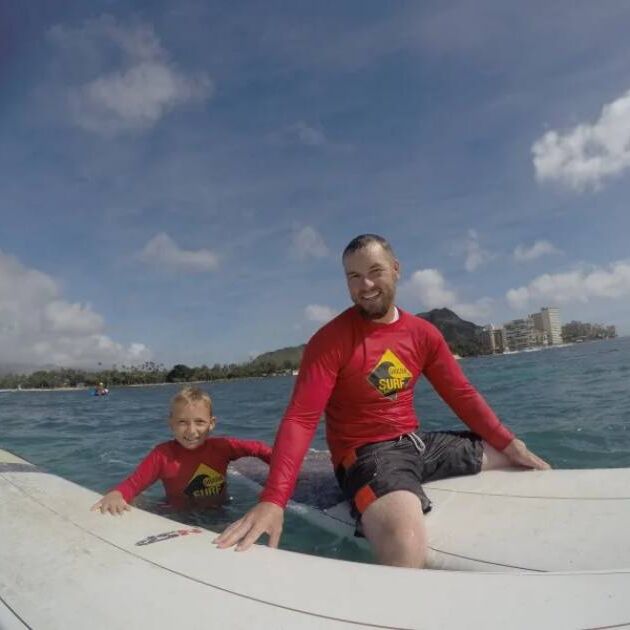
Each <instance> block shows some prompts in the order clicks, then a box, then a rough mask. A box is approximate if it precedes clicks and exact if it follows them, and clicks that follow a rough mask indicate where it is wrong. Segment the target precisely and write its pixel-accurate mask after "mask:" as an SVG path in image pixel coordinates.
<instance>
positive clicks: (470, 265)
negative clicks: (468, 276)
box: [464, 230, 492, 272]
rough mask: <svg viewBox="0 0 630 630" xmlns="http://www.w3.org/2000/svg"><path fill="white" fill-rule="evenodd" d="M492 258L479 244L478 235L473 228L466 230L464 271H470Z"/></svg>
mask: <svg viewBox="0 0 630 630" xmlns="http://www.w3.org/2000/svg"><path fill="white" fill-rule="evenodd" d="M489 260H492V254H490V252H488V251H486V250H484V249H482V247H481V245H480V244H479V236H478V234H477V232H476V231H475V230H468V239H467V240H466V262H465V263H464V267H465V269H466V271H468V272H472V271H475V269H478V268H479V267H481V265H483V264H485V263H487V262H488V261H489Z"/></svg>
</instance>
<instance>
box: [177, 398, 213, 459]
mask: <svg viewBox="0 0 630 630" xmlns="http://www.w3.org/2000/svg"><path fill="white" fill-rule="evenodd" d="M214 424H215V422H214V418H213V417H212V416H211V415H210V410H209V409H208V406H207V405H206V404H205V403H204V402H203V401H201V400H200V401H197V402H193V403H187V404H186V403H184V404H179V405H175V407H173V410H172V411H171V417H170V419H169V425H170V427H171V429H172V431H173V437H174V438H175V440H176V441H177V442H179V443H180V444H181V445H182V446H183V447H184V448H187V449H189V450H192V449H195V448H198V447H199V446H201V445H202V444H203V443H204V442H205V440H206V438H207V437H208V433H210V431H212V429H214Z"/></svg>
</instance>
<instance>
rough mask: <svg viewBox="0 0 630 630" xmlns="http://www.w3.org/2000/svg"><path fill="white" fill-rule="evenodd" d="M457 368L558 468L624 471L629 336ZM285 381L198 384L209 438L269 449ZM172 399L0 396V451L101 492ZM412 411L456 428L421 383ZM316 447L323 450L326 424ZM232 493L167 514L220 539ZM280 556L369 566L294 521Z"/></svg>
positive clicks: (629, 407) (241, 498)
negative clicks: (210, 417) (207, 506)
mask: <svg viewBox="0 0 630 630" xmlns="http://www.w3.org/2000/svg"><path fill="white" fill-rule="evenodd" d="M461 366H462V368H463V369H464V371H465V372H466V374H467V376H468V378H469V379H470V380H471V382H472V383H473V384H474V385H475V386H476V387H477V388H478V389H479V390H480V391H481V392H482V393H483V395H484V396H485V397H486V399H487V400H488V401H489V402H490V404H491V405H492V407H493V408H494V409H495V411H496V412H497V413H498V415H499V416H500V417H501V418H502V420H503V421H504V422H505V423H506V424H507V425H508V426H509V427H510V428H511V429H512V430H513V431H514V432H515V433H516V434H517V435H518V436H519V437H521V438H522V439H524V440H525V441H526V442H527V444H528V446H529V447H530V448H531V449H532V450H533V451H534V452H536V453H537V454H539V455H540V456H541V457H543V458H545V459H546V460H548V461H549V462H550V463H551V464H552V465H553V466H554V467H555V468H616V467H629V466H630V338H628V337H625V338H620V339H613V340H606V341H598V342H587V343H583V344H576V345H573V346H567V347H561V348H549V349H544V350H540V351H536V352H525V353H520V354H512V355H506V356H495V357H480V358H472V359H464V360H463V361H462V362H461ZM293 382H294V377H274V378H266V379H248V380H237V381H224V382H214V383H205V384H202V387H204V389H206V390H207V391H209V393H210V394H211V396H212V398H213V400H214V409H215V414H216V416H217V419H218V425H217V429H216V431H215V434H217V435H220V434H224V435H234V436H238V437H243V438H255V439H260V440H266V441H268V442H272V441H273V438H274V435H275V431H276V427H277V424H278V422H279V420H280V418H281V416H282V413H283V410H284V408H285V406H286V404H287V401H288V399H289V396H290V393H291V389H292V387H293ZM177 389H178V387H177V386H175V385H164V386H156V387H136V388H120V389H114V390H112V392H111V395H110V396H107V397H94V396H92V395H91V393H90V392H87V391H71V392H65V391H54V392H0V447H1V448H6V449H9V450H11V451H13V452H14V453H16V454H18V455H20V456H22V457H24V458H25V459H27V460H29V461H31V462H33V463H34V464H37V465H38V466H41V467H43V468H45V469H47V470H49V471H51V472H53V473H55V474H58V475H61V476H63V477H66V478H68V479H71V480H72V481H75V482H77V483H79V484H82V485H84V486H87V487H88V488H92V489H93V490H96V491H97V492H101V493H102V492H105V491H106V490H107V489H108V488H110V487H111V486H112V485H114V484H115V483H117V482H118V481H119V480H121V479H123V478H124V477H126V476H127V475H128V474H129V473H130V472H131V471H132V470H133V468H134V467H135V465H136V464H137V463H138V462H139V461H140V459H141V458H142V457H143V456H144V455H145V454H146V453H147V452H148V451H149V450H150V449H151V448H152V447H153V446H154V445H155V444H157V443H158V442H161V441H164V440H167V439H169V430H168V427H167V420H166V418H167V413H168V403H169V399H170V398H171V396H172V395H173V394H174V393H175V392H176V391H177ZM416 408H417V411H418V414H419V416H420V419H421V423H422V427H423V429H427V430H435V429H449V428H461V427H462V425H461V423H460V422H459V420H458V419H457V418H456V417H455V416H454V415H453V414H452V413H451V411H450V410H449V409H448V408H447V407H446V405H445V404H444V403H443V402H442V401H441V400H440V399H439V397H438V396H437V395H436V394H435V393H434V392H433V390H432V389H431V387H430V385H428V384H427V383H426V382H425V381H421V382H420V383H419V384H418V386H417V391H416ZM313 447H314V448H317V449H324V448H325V442H324V439H323V427H322V426H320V427H319V429H318V432H317V436H316V438H315V441H314V443H313ZM230 495H231V497H232V500H231V501H230V503H228V504H227V505H226V506H224V507H222V508H219V509H216V510H212V511H208V512H205V513H201V514H200V513H180V514H173V513H168V516H170V517H172V518H176V519H179V520H181V521H182V522H185V523H188V524H193V523H194V524H201V525H203V526H205V527H208V528H210V529H213V530H217V531H220V530H222V529H223V528H224V527H225V526H226V525H227V524H229V523H230V522H232V521H233V520H235V519H237V518H239V517H240V516H241V515H242V514H243V513H244V512H245V511H246V510H247V509H248V508H249V507H251V506H252V505H254V503H255V501H256V496H255V494H254V493H253V492H252V491H251V490H250V489H248V488H247V487H245V486H243V485H242V484H239V483H238V480H237V479H231V481H230ZM162 496H163V493H162V488H161V484H160V483H158V484H155V486H153V488H152V489H151V490H149V491H147V492H146V493H145V494H144V495H143V498H142V499H141V505H142V506H143V507H147V508H148V509H152V510H155V511H159V510H160V509H162V508H161V507H160V504H161V498H162ZM89 507H90V506H88V505H86V510H87V509H89ZM103 518H106V517H103ZM120 527H124V519H121V520H120ZM281 546H282V547H283V548H284V549H290V550H294V551H300V552H304V553H310V554H315V555H320V556H326V557H333V558H342V559H347V560H358V561H364V562H370V561H371V560H372V559H371V556H370V554H369V553H368V552H367V551H364V550H362V549H361V548H360V547H358V546H357V545H356V544H354V542H353V541H349V540H344V539H340V538H337V537H335V536H333V535H331V534H328V533H326V532H323V531H321V530H320V529H318V528H316V527H314V526H312V525H309V524H308V523H305V522H304V521H303V520H302V519H300V518H299V517H298V516H296V515H292V514H287V518H286V522H285V530H284V534H283V538H282V541H281Z"/></svg>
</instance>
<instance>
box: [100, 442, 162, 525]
mask: <svg viewBox="0 0 630 630" xmlns="http://www.w3.org/2000/svg"><path fill="white" fill-rule="evenodd" d="M161 464H162V457H161V454H160V451H159V449H158V448H154V449H153V450H152V451H151V452H150V453H149V454H148V455H147V456H146V457H145V458H144V459H143V460H142V461H141V462H140V464H139V465H138V467H137V468H136V469H135V470H134V471H133V472H132V473H131V475H129V477H127V479H125V480H124V481H122V482H121V483H119V484H118V485H117V486H116V487H115V488H113V489H112V490H110V491H109V492H108V493H107V494H106V495H105V496H104V497H103V498H102V499H101V500H100V501H97V502H96V503H95V504H94V505H93V506H92V509H93V510H97V509H99V510H100V511H101V512H106V511H107V512H110V513H112V514H114V513H115V514H121V513H122V512H123V511H124V510H126V509H128V505H127V504H128V503H129V502H130V501H132V500H133V498H134V497H135V496H137V495H138V494H140V493H141V492H142V491H143V490H144V489H145V488H148V487H149V486H150V485H151V484H152V483H154V482H155V481H156V480H157V479H158V477H159V476H160V470H161Z"/></svg>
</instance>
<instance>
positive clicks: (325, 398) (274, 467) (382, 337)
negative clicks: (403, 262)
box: [216, 234, 549, 567]
mask: <svg viewBox="0 0 630 630" xmlns="http://www.w3.org/2000/svg"><path fill="white" fill-rule="evenodd" d="M341 260H342V263H343V267H344V272H345V276H346V282H347V285H348V291H349V293H350V299H351V300H352V302H354V305H353V306H352V307H350V308H349V309H347V310H346V311H344V312H343V313H341V314H340V315H338V316H337V317H336V318H335V319H333V320H332V321H330V322H329V323H328V324H326V325H325V326H324V327H323V328H321V329H320V330H319V331H318V332H317V333H315V335H314V336H313V337H312V338H311V340H310V341H309V342H308V344H307V345H306V348H305V350H304V355H303V357H302V362H301V364H300V373H299V375H298V377H297V380H296V382H295V387H294V389H293V395H292V398H291V402H290V403H289V406H288V408H287V410H286V411H285V414H284V417H283V419H282V422H281V423H280V427H279V429H278V433H277V436H276V441H275V444H274V450H273V458H272V462H271V466H270V470H269V477H268V478H267V483H266V485H265V489H264V491H263V493H262V495H261V498H260V502H259V503H258V505H256V506H255V507H254V508H252V509H251V510H250V511H249V512H248V513H247V514H246V515H245V516H244V517H243V518H241V519H240V520H238V521H236V522H235V523H233V524H232V525H230V526H229V527H228V528H227V529H226V530H225V531H224V532H223V534H221V535H220V536H219V537H218V538H217V539H216V542H217V544H218V546H219V547H222V548H226V547H231V546H232V545H237V549H239V550H245V549H247V548H248V547H250V546H251V545H252V544H253V543H254V542H256V540H257V539H258V538H259V537H260V536H261V535H262V534H263V533H267V534H269V544H270V545H271V546H273V547H277V546H278V541H279V539H280V534H281V532H282V523H283V513H284V508H285V506H286V504H287V502H288V500H289V498H290V497H291V494H292V493H293V489H294V487H295V482H296V479H297V476H298V472H299V469H300V466H301V464H302V460H303V459H304V456H305V454H306V452H307V450H308V446H309V444H310V442H311V440H312V438H313V435H314V433H315V429H316V428H317V424H318V422H319V419H320V417H321V415H322V413H325V415H326V438H327V441H328V446H329V448H330V452H331V456H332V462H333V466H334V468H335V472H336V475H337V480H338V482H339V485H340V486H341V489H342V491H343V492H344V494H345V496H346V498H347V499H348V501H349V502H350V505H351V508H352V512H353V514H354V516H355V518H356V525H357V534H358V535H364V536H365V537H366V538H367V539H368V540H369V542H370V543H371V545H372V547H373V549H374V552H375V554H376V557H377V559H378V561H379V562H380V563H381V564H387V565H394V566H403V567H422V566H424V563H425V560H426V550H427V536H426V531H425V524H424V517H423V513H424V512H428V511H429V510H430V509H431V502H430V501H429V499H428V497H427V496H426V495H425V493H424V491H423V489H422V484H423V483H426V482H429V481H432V480H436V479H443V478H445V477H452V476H456V475H471V474H475V473H478V472H480V471H481V470H484V469H488V468H498V467H503V466H522V467H526V468H537V469H545V468H549V465H548V464H547V462H545V461H544V460H542V459H541V458H540V457H538V456H537V455H535V454H534V453H532V452H531V451H530V450H529V449H528V448H527V447H526V446H525V444H524V443H523V442H522V441H521V440H519V439H517V438H516V437H515V436H514V434H513V433H512V432H511V431H510V430H509V429H508V428H507V427H506V426H505V425H503V423H502V422H501V421H500V420H499V418H497V416H496V415H495V413H494V412H493V411H492V409H491V408H490V406H489V405H488V403H487V402H486V401H485V400H484V399H483V397H482V396H481V395H480V394H479V392H477V390H475V388H474V387H473V386H472V385H471V384H470V383H469V381H468V380H467V379H466V376H465V375H464V373H463V372H462V370H461V368H460V367H459V365H458V364H457V361H456V360H455V359H454V358H453V355H452V353H451V351H450V349H449V347H448V345H447V343H446V341H445V339H444V337H443V336H442V333H440V331H439V330H438V329H437V328H436V327H435V326H433V325H432V324H430V323H429V322H428V321H426V320H424V319H422V318H420V317H415V316H414V315H412V314H411V313H407V312H405V311H403V310H402V309H399V308H398V307H397V306H396V304H395V297H396V284H397V283H398V280H399V277H400V265H399V262H398V260H397V259H396V257H395V255H394V252H393V250H392V247H391V245H390V244H389V243H388V242H387V241H386V240H385V239H384V238H383V237H382V236H378V235H376V234H362V235H361V236H357V237H356V238H354V239H353V240H352V241H351V242H350V243H349V244H348V246H347V247H346V248H345V250H344V252H343V255H342V257H341ZM421 375H424V376H426V378H427V379H428V380H429V381H430V382H431V384H432V385H433V387H434V388H435V389H436V390H437V392H438V393H439V394H440V396H441V397H442V398H443V399H444V401H445V402H446V403H447V404H448V405H449V406H450V407H451V409H452V410H453V411H454V412H455V413H456V414H457V415H458V416H459V418H460V419H461V420H463V422H464V423H465V424H466V425H468V427H469V428H470V429H471V431H461V432H454V431H451V432H446V431H443V432H430V433H422V432H421V433H417V430H418V419H417V417H416V412H415V409H414V387H415V384H416V382H417V381H418V379H419V378H420V376H421ZM470 518H471V522H472V521H474V514H471V515H470Z"/></svg>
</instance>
